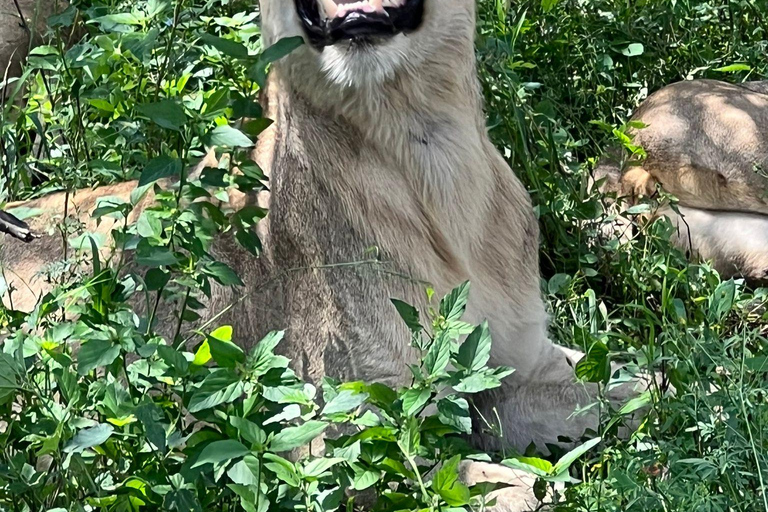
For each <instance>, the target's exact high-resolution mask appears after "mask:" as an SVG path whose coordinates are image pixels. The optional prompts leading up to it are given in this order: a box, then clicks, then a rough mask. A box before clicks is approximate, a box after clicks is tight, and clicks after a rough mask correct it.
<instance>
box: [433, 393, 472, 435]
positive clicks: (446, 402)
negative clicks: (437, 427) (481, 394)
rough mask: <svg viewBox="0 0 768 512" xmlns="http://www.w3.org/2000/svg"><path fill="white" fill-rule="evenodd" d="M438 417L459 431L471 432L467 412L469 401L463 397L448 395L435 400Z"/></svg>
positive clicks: (470, 420) (469, 418) (470, 422)
mask: <svg viewBox="0 0 768 512" xmlns="http://www.w3.org/2000/svg"><path fill="white" fill-rule="evenodd" d="M437 411H438V418H439V419H440V421H441V422H442V423H443V424H445V425H449V426H451V427H453V428H455V429H456V430H457V431H458V432H459V433H462V434H471V433H472V418H471V417H470V414H469V403H467V401H466V400H465V399H463V398H459V397H458V396H455V395H450V396H447V397H445V398H442V399H441V400H440V401H438V402H437Z"/></svg>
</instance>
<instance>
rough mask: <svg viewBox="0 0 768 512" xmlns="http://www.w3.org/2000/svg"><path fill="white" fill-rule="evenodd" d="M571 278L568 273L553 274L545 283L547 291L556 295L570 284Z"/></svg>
mask: <svg viewBox="0 0 768 512" xmlns="http://www.w3.org/2000/svg"><path fill="white" fill-rule="evenodd" d="M571 281H572V278H571V276H569V275H568V274H555V275H554V276H552V278H551V279H550V280H549V283H548V284H547V291H548V292H549V294H550V295H557V294H558V293H561V292H563V291H565V290H566V288H567V286H568V285H570V284H571Z"/></svg>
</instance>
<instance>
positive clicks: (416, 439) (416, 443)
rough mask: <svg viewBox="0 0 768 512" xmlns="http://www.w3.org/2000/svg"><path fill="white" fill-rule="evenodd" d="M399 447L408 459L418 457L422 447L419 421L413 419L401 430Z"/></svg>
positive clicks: (409, 419)
mask: <svg viewBox="0 0 768 512" xmlns="http://www.w3.org/2000/svg"><path fill="white" fill-rule="evenodd" d="M397 446H399V447H400V450H402V452H403V454H405V456H406V457H409V458H411V457H416V456H417V455H418V454H419V448H420V447H421V432H420V431H419V420H418V419H416V418H414V417H411V418H408V420H407V421H406V422H405V424H404V425H403V426H402V428H401V429H400V434H399V435H398V439H397Z"/></svg>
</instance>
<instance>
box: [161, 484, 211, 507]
mask: <svg viewBox="0 0 768 512" xmlns="http://www.w3.org/2000/svg"><path fill="white" fill-rule="evenodd" d="M163 509H164V510H175V511H176V512H202V511H203V508H202V507H201V506H200V502H199V501H197V496H195V493H194V492H192V491H191V490H189V489H179V490H174V491H171V492H169V493H168V494H166V495H165V499H164V500H163Z"/></svg>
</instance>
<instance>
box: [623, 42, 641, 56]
mask: <svg viewBox="0 0 768 512" xmlns="http://www.w3.org/2000/svg"><path fill="white" fill-rule="evenodd" d="M644 52H645V47H644V46H643V44H642V43H631V44H629V45H627V47H626V48H624V49H623V50H621V53H622V55H626V56H627V57H637V56H639V55H642V54H643V53H644Z"/></svg>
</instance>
